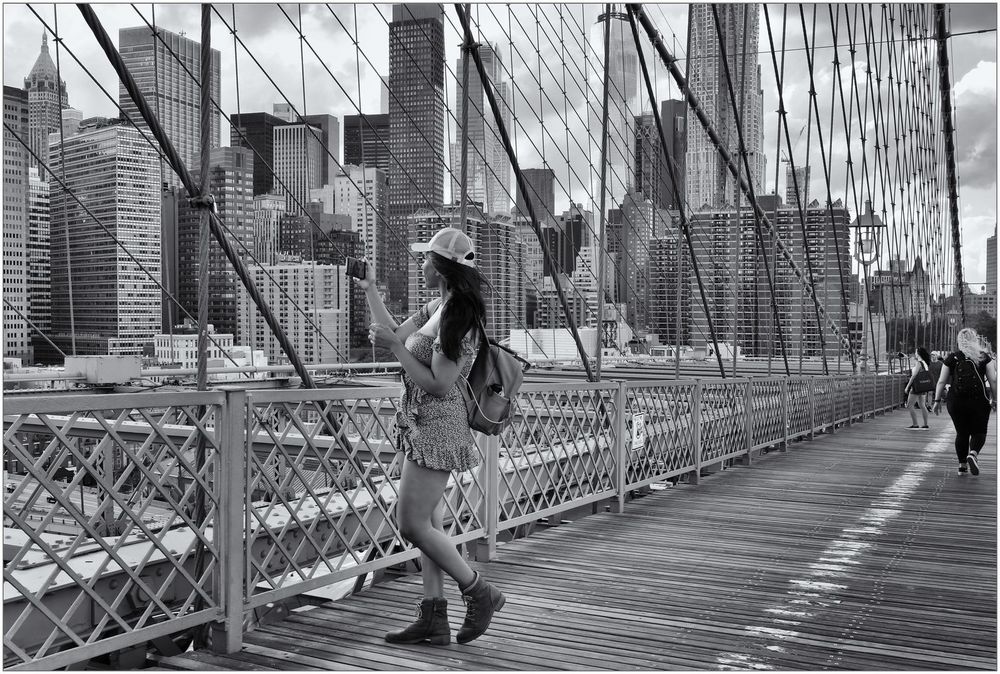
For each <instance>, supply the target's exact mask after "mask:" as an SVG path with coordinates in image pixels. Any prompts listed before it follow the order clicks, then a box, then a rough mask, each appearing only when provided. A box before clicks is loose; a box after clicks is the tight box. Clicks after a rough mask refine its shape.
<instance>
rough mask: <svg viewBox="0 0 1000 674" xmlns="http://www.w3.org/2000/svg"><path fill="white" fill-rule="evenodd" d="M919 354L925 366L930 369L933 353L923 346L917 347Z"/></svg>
mask: <svg viewBox="0 0 1000 674" xmlns="http://www.w3.org/2000/svg"><path fill="white" fill-rule="evenodd" d="M917 355H918V356H920V360H922V361H923V362H924V368H925V369H928V370H929V369H930V367H931V354H930V352H929V351H927V349H925V348H924V347H922V346H918V347H917Z"/></svg>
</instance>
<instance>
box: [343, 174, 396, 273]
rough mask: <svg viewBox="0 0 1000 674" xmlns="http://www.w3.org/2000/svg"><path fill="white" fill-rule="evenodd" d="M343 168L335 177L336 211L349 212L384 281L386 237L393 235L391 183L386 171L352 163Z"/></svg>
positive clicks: (353, 224) (352, 226) (367, 254)
mask: <svg viewBox="0 0 1000 674" xmlns="http://www.w3.org/2000/svg"><path fill="white" fill-rule="evenodd" d="M344 171H345V173H343V174H341V175H339V176H337V177H336V178H334V179H333V189H334V194H335V203H336V204H337V208H336V212H337V213H342V214H344V215H347V216H350V218H351V229H353V231H355V232H357V233H358V235H360V237H361V241H362V242H363V244H364V247H365V248H364V256H365V257H366V258H368V262H369V264H371V265H373V266H374V268H375V279H376V281H377V282H378V283H379V284H380V285H381V284H384V283H385V273H384V269H385V251H386V241H385V239H386V237H387V236H391V235H390V234H389V232H388V231H387V230H388V228H387V227H386V215H387V210H388V200H389V185H388V183H387V182H386V174H385V171H382V170H381V169H377V168H375V167H365V166H352V165H350V164H345V165H344ZM361 190H364V193H362V191H361Z"/></svg>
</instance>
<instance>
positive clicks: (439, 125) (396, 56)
mask: <svg viewBox="0 0 1000 674" xmlns="http://www.w3.org/2000/svg"><path fill="white" fill-rule="evenodd" d="M443 21H444V8H443V6H442V5H440V4H400V5H393V7H392V23H391V24H389V90H390V92H391V94H392V95H391V96H390V97H389V127H390V131H389V146H390V148H391V149H392V154H393V158H392V160H391V163H390V166H389V184H390V186H391V190H390V193H389V226H390V227H391V228H393V229H394V230H395V231H396V232H397V233H398V234H400V235H401V236H400V237H399V238H397V237H391V238H390V239H389V242H390V243H389V246H390V248H389V251H388V255H387V266H388V268H387V269H386V278H387V279H388V291H389V292H388V295H389V296H388V302H389V308H390V310H393V311H397V312H401V311H403V310H404V309H405V308H406V307H407V304H408V302H407V294H408V289H407V275H408V274H407V269H408V264H407V260H408V257H409V256H408V253H407V251H406V250H405V248H404V246H405V245H406V244H407V243H408V242H409V241H412V240H414V238H413V234H412V233H409V232H407V229H406V226H407V222H408V220H407V218H408V217H409V216H410V215H412V214H413V213H414V212H416V211H417V210H418V209H421V208H440V207H441V206H442V205H443V201H444V154H443V150H444V142H445V138H444V115H445V107H444V106H445V100H444V23H443ZM401 239H402V240H401Z"/></svg>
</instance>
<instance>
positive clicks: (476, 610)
mask: <svg viewBox="0 0 1000 674" xmlns="http://www.w3.org/2000/svg"><path fill="white" fill-rule="evenodd" d="M411 248H412V249H413V250H414V251H417V252H422V253H424V263H423V268H422V269H423V276H424V282H425V283H426V287H427V288H428V289H433V290H437V291H438V292H439V293H440V298H436V299H434V300H432V301H431V302H428V303H427V304H426V305H424V306H423V307H421V308H420V310H419V311H417V313H415V314H414V315H413V316H411V317H410V318H409V319H407V320H406V321H405V322H404V323H403V324H402V325H397V324H396V321H395V320H393V318H392V316H391V315H390V314H389V312H388V310H387V309H386V308H385V304H383V302H382V298H381V297H380V296H379V294H378V291H377V290H376V288H375V277H374V273H373V272H372V269H371V265H368V273H367V275H366V277H365V278H364V279H363V280H360V281H358V283H359V285H360V286H361V287H362V288H364V290H365V296H366V297H367V298H368V305H369V307H371V311H372V318H373V319H374V322H373V323H372V326H371V330H370V333H369V338H370V340H371V342H372V344H374V345H376V346H379V347H382V348H387V349H390V350H391V351H392V353H393V355H394V356H395V357H396V359H397V360H398V361H399V362H400V364H401V365H402V367H403V395H402V398H401V400H400V406H399V407H400V410H399V412H397V414H396V425H397V428H398V430H399V433H398V438H399V440H398V450H399V451H401V452H403V454H404V461H403V473H402V479H401V480H400V484H399V500H398V501H397V503H396V517H397V519H398V524H399V531H400V533H401V534H402V535H403V537H404V538H405V539H406V540H407V541H409V542H410V543H412V544H413V545H414V546H416V547H417V548H418V549H419V550H420V562H421V568H422V571H423V583H424V596H423V599H422V600H421V602H420V605H419V607H418V612H417V620H416V622H414V623H412V624H411V625H409V626H407V627H406V628H404V629H402V630H400V631H398V632H389V633H388V634H386V635H385V640H386V641H388V642H390V643H397V644H415V643H421V642H424V641H428V642H430V643H432V644H437V645H443V644H448V643H450V642H451V629H450V627H449V625H448V603H447V601H446V600H445V597H444V574H448V575H449V576H451V577H452V578H453V579H454V580H455V582H456V583H458V587H459V589H460V590H461V592H462V595H463V597H462V598H463V600H464V601H465V604H466V615H465V622H463V623H462V627H461V629H459V631H458V634H457V635H456V640H457V641H458V642H459V643H466V642H468V641H472V640H473V639H475V638H476V637H478V636H480V635H481V634H483V632H485V631H486V629H487V627H489V624H490V620H492V618H493V613H494V612H495V611H499V610H500V608H501V607H502V606H503V604H504V601H505V597H504V595H503V593H501V592H500V591H499V590H498V589H496V588H495V587H494V586H492V585H490V584H489V583H487V582H486V580H485V579H483V578H482V576H480V575H479V574H478V573H476V572H474V571H473V570H472V569H471V568H470V567H469V565H468V564H467V563H466V562H465V559H463V558H462V555H461V554H459V552H458V550H457V549H456V547H455V545H454V543H452V542H451V541H450V540H449V539H448V537H447V536H446V535H445V533H444V529H443V526H442V514H441V497H442V496H443V495H444V490H445V487H446V486H447V484H448V477H449V475H450V474H451V472H452V471H459V472H461V471H466V470H470V469H472V468H474V467H475V466H476V465H478V464H479V455H478V453H477V452H476V447H475V444H474V442H473V439H472V432H471V431H470V429H469V423H468V417H467V412H466V408H465V402H464V399H463V397H462V394H461V392H460V390H459V388H458V378H459V377H460V376H461V377H466V376H468V374H469V370H470V369H472V364H473V362H474V361H475V359H476V353H477V352H478V350H479V346H478V345H479V343H480V333H481V329H480V326H481V325H484V324H485V314H486V308H485V305H484V304H483V298H482V295H481V293H480V277H479V272H478V271H477V270H476V254H475V250H474V249H473V246H472V241H471V240H470V239H469V237H468V236H466V235H465V233H464V232H462V231H460V230H458V229H455V228H453V227H445V228H444V229H441V230H439V231H438V232H437V233H436V234H435V235H434V237H433V238H431V240H430V241H428V242H426V243H419V244H413V245H412V246H411Z"/></svg>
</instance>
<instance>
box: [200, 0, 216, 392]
mask: <svg viewBox="0 0 1000 674" xmlns="http://www.w3.org/2000/svg"><path fill="white" fill-rule="evenodd" d="M211 100H212V14H211V9H210V7H209V5H207V4H206V5H202V6H201V100H200V107H199V122H200V124H201V137H200V140H201V176H200V183H201V184H200V195H201V198H202V199H205V198H207V197H208V196H209V193H208V188H209V172H210V171H211V168H210V167H211V152H212V148H211V138H212V123H211V117H210V113H211V109H212V107H211ZM210 232H211V227H210V226H209V209H207V208H201V213H200V216H199V227H198V375H197V378H198V390H199V391H204V390H205V389H206V388H207V387H208V371H207V367H208V298H209V287H208V284H209V269H208V267H209V262H208V257H209V245H210V244H211V239H210Z"/></svg>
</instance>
